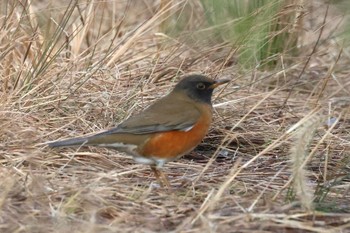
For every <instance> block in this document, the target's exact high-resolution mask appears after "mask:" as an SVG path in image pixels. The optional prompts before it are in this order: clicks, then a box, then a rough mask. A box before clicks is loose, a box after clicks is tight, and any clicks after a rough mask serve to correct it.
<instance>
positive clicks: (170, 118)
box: [47, 74, 230, 188]
mask: <svg viewBox="0 0 350 233" xmlns="http://www.w3.org/2000/svg"><path fill="white" fill-rule="evenodd" d="M229 81H230V80H228V79H220V80H214V79H212V78H209V77H207V76H205V75H201V74H192V75H188V76H185V77H184V78H183V79H181V80H180V81H179V82H178V83H177V84H176V85H175V87H174V88H173V90H172V91H171V92H170V93H169V94H167V95H165V96H163V97H162V98H160V99H158V100H156V101H155V102H153V103H152V104H151V105H150V106H149V107H147V108H146V109H144V110H143V111H141V112H139V113H138V114H135V115H132V116H131V117H129V118H127V119H126V120H125V121H123V122H121V123H120V124H119V125H117V126H116V127H114V128H111V129H109V130H105V131H102V132H100V133H97V134H93V135H90V136H81V137H76V138H71V139H65V140H59V141H53V142H48V143H47V144H48V146H49V147H51V148H54V147H71V146H80V147H81V146H98V147H106V148H113V149H116V150H118V151H121V152H124V153H126V154H129V155H131V156H132V158H133V159H134V161H135V162H136V163H141V164H145V165H149V166H150V167H151V170H152V171H153V172H154V175H155V177H156V179H157V180H158V182H159V183H160V185H161V186H162V187H164V186H165V187H167V188H169V187H170V183H169V181H168V178H167V176H166V175H165V174H164V173H163V172H162V170H161V169H162V167H163V166H164V164H165V163H167V162H170V161H174V160H176V159H178V158H180V157H182V156H183V155H185V154H187V153H189V152H190V151H192V150H193V149H194V148H195V147H196V146H197V145H198V144H200V143H201V141H202V139H203V138H204V137H205V136H206V134H207V132H208V130H209V127H210V124H211V123H212V115H213V107H212V101H211V98H212V94H213V90H214V89H215V88H216V87H218V86H220V85H222V84H225V83H228V82H229Z"/></svg>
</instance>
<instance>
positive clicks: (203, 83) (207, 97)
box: [173, 75, 230, 104]
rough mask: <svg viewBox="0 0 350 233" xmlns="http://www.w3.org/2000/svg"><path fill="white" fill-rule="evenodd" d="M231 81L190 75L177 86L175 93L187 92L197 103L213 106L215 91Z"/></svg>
mask: <svg viewBox="0 0 350 233" xmlns="http://www.w3.org/2000/svg"><path fill="white" fill-rule="evenodd" d="M229 81H230V80H227V79H221V80H213V79H211V78H208V77H206V76H204V75H189V76H187V77H185V78H183V79H182V80H181V81H180V82H179V83H178V84H176V86H175V88H174V90H173V91H175V92H185V93H186V94H187V95H188V96H189V97H190V98H192V99H194V100H195V101H199V102H205V103H209V104H211V96H212V94H213V90H214V89H215V88H216V87H218V86H220V85H222V84H224V83H227V82H229Z"/></svg>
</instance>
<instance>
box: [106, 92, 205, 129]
mask: <svg viewBox="0 0 350 233" xmlns="http://www.w3.org/2000/svg"><path fill="white" fill-rule="evenodd" d="M199 118H200V112H199V110H198V109H197V108H196V107H195V105H194V104H193V103H191V102H187V101H185V100H183V101H179V100H171V98H165V99H161V100H160V101H157V102H155V103H154V104H153V105H151V106H150V107H148V108H147V109H146V110H144V111H143V112H141V113H139V114H137V115H134V116H132V117H130V118H128V119H127V120H125V121H124V122H122V123H121V124H120V125H118V126H117V127H115V128H113V129H110V130H108V131H105V132H102V133H101V134H120V133H130V134H148V133H155V132H164V131H172V130H180V131H187V130H189V129H191V128H192V127H193V126H194V125H195V124H196V123H197V121H198V119H199Z"/></svg>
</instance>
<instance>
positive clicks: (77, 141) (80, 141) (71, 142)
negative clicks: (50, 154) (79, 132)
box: [48, 138, 88, 147]
mask: <svg viewBox="0 0 350 233" xmlns="http://www.w3.org/2000/svg"><path fill="white" fill-rule="evenodd" d="M87 142H88V139H87V138H72V139H66V140H62V141H56V142H49V143H48V145H49V147H61V146H82V145H84V144H85V143H87Z"/></svg>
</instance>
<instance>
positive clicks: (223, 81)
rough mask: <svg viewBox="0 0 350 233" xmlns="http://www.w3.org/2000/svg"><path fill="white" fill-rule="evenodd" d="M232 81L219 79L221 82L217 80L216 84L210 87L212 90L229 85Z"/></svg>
mask: <svg viewBox="0 0 350 233" xmlns="http://www.w3.org/2000/svg"><path fill="white" fill-rule="evenodd" d="M229 81H230V80H229V79H219V80H215V83H213V84H212V85H210V86H209V88H210V89H214V88H217V87H218V86H220V85H222V84H225V83H228V82H229Z"/></svg>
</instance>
